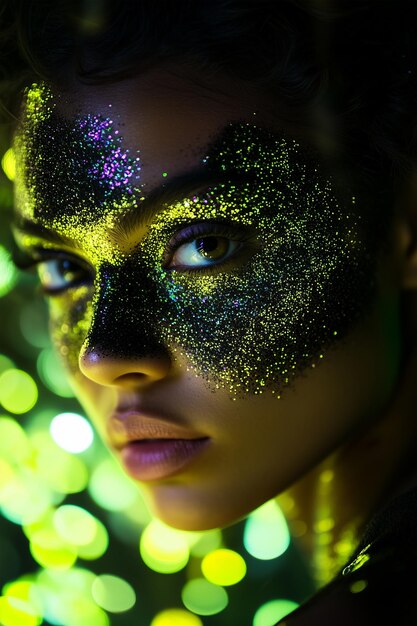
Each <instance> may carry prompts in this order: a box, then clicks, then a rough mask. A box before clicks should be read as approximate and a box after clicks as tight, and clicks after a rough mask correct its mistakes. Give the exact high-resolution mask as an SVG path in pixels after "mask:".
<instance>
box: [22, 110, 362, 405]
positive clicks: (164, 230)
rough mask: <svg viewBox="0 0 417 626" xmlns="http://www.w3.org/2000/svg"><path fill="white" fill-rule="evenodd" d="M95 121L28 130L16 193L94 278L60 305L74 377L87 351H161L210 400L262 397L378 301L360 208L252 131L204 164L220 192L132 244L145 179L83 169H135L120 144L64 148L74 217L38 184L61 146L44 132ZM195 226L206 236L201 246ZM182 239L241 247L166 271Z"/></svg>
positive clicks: (230, 130) (210, 191) (271, 139)
mask: <svg viewBox="0 0 417 626" xmlns="http://www.w3.org/2000/svg"><path fill="white" fill-rule="evenodd" d="M27 114H28V113H27ZM89 119H91V116H90V118H89V117H88V116H84V117H81V116H78V117H76V118H75V121H71V122H68V121H62V120H61V119H60V118H57V119H55V120H54V119H53V120H52V121H53V124H52V125H51V124H50V121H51V120H50V119H49V120H47V123H46V124H45V116H44V117H43V118H40V122H39V126H38V127H36V124H35V123H33V121H32V122H30V121H29V122H28V123H26V126H24V127H23V130H22V131H21V139H20V145H21V146H22V145H23V144H24V145H25V146H26V147H25V151H23V152H21V162H22V170H21V171H22V172H31V171H32V172H33V171H34V172H37V175H36V176H32V178H31V177H30V176H28V175H26V177H24V176H23V180H21V181H20V183H19V185H20V187H18V197H19V193H20V192H19V189H22V190H23V193H21V197H22V198H24V199H25V201H26V204H25V206H29V207H32V208H33V211H32V212H33V217H34V219H35V220H36V222H37V223H40V224H41V225H43V226H45V227H48V228H49V229H52V230H54V231H56V232H58V233H60V234H61V235H65V236H66V237H69V238H71V239H73V240H75V241H76V242H77V245H78V246H79V247H80V249H81V250H82V256H83V257H84V258H86V259H87V260H88V263H89V264H90V265H91V267H92V268H94V275H95V277H94V285H92V286H91V288H88V289H87V288H84V291H83V290H82V289H81V290H80V288H70V289H68V290H66V291H65V292H63V293H62V294H61V295H56V296H54V297H53V298H52V300H53V303H52V326H53V334H54V337H55V341H56V343H57V344H58V347H59V349H60V351H61V353H62V354H63V356H64V357H65V359H66V360H67V362H68V363H69V364H70V366H71V367H72V368H76V367H77V365H76V364H77V360H78V355H79V353H80V351H81V350H84V351H85V350H90V351H95V352H96V353H97V354H98V355H100V356H101V357H103V358H105V357H107V356H111V357H114V356H117V357H118V358H127V359H130V360H132V359H140V358H141V357H144V356H146V357H149V356H151V357H152V356H154V355H157V354H160V353H161V352H163V351H164V352H169V353H170V354H171V356H172V358H173V359H175V355H176V354H178V353H179V354H181V355H182V356H184V357H186V359H187V363H188V364H189V368H190V369H192V370H194V371H195V373H196V374H197V375H199V376H201V377H202V378H203V379H204V380H205V381H206V382H207V385H208V386H209V388H210V389H213V390H215V389H218V388H222V389H227V390H228V391H229V393H230V395H231V396H232V397H236V396H238V395H244V394H246V393H251V394H260V393H263V392H264V391H266V390H269V391H272V392H273V393H276V394H277V395H279V394H280V393H281V392H282V390H283V388H285V387H286V386H287V385H288V384H290V383H291V381H292V380H293V379H294V377H295V376H296V375H297V374H299V373H300V372H302V371H304V370H305V369H306V368H307V367H310V366H312V365H315V364H316V363H318V362H320V360H321V359H322V356H323V352H324V351H325V350H326V349H327V348H328V347H329V346H331V345H332V344H333V343H334V342H335V341H339V340H340V339H341V338H343V336H344V335H346V333H347V332H348V331H349V330H350V329H351V328H352V327H353V326H354V324H355V322H356V321H357V320H358V319H359V317H360V316H361V315H362V314H363V313H364V311H365V309H366V308H367V306H368V305H369V304H370V303H371V302H372V300H373V295H374V281H373V275H374V265H373V262H372V261H371V259H372V258H373V255H372V254H370V247H371V246H369V245H368V244H367V243H366V244H365V242H364V241H363V240H364V237H363V236H362V237H361V236H359V223H358V218H357V212H356V209H354V207H353V204H354V203H353V199H352V200H351V201H350V203H346V202H344V203H342V202H341V200H340V199H338V196H337V195H336V192H335V190H334V187H333V184H332V182H331V181H330V180H329V179H328V178H326V177H325V176H324V175H323V174H322V173H321V172H320V168H319V166H318V164H317V162H316V161H315V159H314V158H312V157H311V156H309V155H308V154H307V153H306V152H305V150H304V149H303V148H302V147H301V146H300V145H299V144H298V143H297V142H296V141H294V140H292V139H286V138H279V137H277V136H276V135H275V134H273V133H270V132H269V131H266V130H264V129H262V128H258V127H256V126H254V125H251V124H246V123H240V122H239V123H233V124H230V126H228V127H227V128H226V129H225V131H224V132H223V134H222V135H221V136H220V137H219V138H218V139H217V140H216V141H215V142H214V143H213V144H212V145H211V146H210V147H209V148H208V150H207V153H206V156H205V158H204V159H203V161H202V165H201V167H202V170H204V171H206V172H207V173H208V174H209V175H210V178H211V180H213V181H216V180H217V181H219V182H212V183H210V184H209V185H207V186H206V187H205V188H204V189H203V190H199V191H198V192H196V193H195V194H190V195H187V196H186V197H183V198H182V199H181V200H180V201H169V202H164V203H163V205H162V207H160V208H161V209H162V210H160V211H159V212H158V214H157V215H156V217H154V218H153V220H152V221H151V222H150V223H149V224H148V225H147V229H146V232H145V234H143V231H140V232H141V235H140V236H139V234H137V235H136V236H135V229H134V228H131V229H130V230H131V231H132V232H131V233H130V235H129V237H127V236H124V235H123V236H122V234H121V233H123V224H122V221H123V219H126V215H127V214H129V215H130V214H131V208H132V200H133V199H136V205H137V206H136V209H135V211H136V213H138V212H139V213H140V212H141V203H142V202H143V201H145V202H146V197H145V196H144V195H143V190H141V189H140V186H138V187H135V188H133V187H132V184H131V179H132V177H134V176H136V177H137V172H136V173H135V174H134V176H133V174H132V175H131V176H127V177H125V178H124V179H123V180H122V179H118V180H119V182H120V184H119V185H113V183H112V184H108V185H107V186H104V188H103V185H102V184H100V183H99V182H98V181H95V182H94V181H92V180H91V171H90V170H91V168H90V170H89V168H88V167H87V168H86V167H85V166H86V164H87V165H88V164H91V163H108V162H109V161H111V158H112V155H114V153H115V150H117V149H118V150H119V152H117V154H118V155H120V154H126V159H129V158H130V157H129V156H128V155H127V152H126V153H125V152H124V151H123V146H122V140H121V137H120V136H119V139H118V143H117V146H116V148H115V146H114V145H113V144H111V142H110V143H109V144H108V145H104V146H101V147H100V150H102V151H103V154H101V153H100V154H99V155H97V154H96V153H95V152H94V151H93V153H91V149H90V148H91V146H90V145H89V138H88V136H87V137H84V139H81V140H79V141H78V144H77V150H76V151H74V150H73V147H71V146H70V147H68V148H67V147H66V145H65V142H63V143H62V144H61V145H62V149H61V154H60V158H61V160H62V161H63V162H64V163H66V164H67V167H68V168H69V171H70V180H74V184H73V187H72V188H70V189H69V190H68V191H65V193H71V194H72V197H73V207H66V206H65V203H63V202H62V200H63V198H65V194H63V193H62V189H60V187H59V185H58V187H57V189H55V191H54V189H53V188H51V186H47V185H45V184H44V181H45V179H46V177H47V174H48V171H47V170H44V163H45V155H44V152H45V150H46V149H47V148H48V149H51V145H53V144H51V141H50V137H49V136H48V133H52V135H53V136H56V131H55V130H54V124H55V125H58V127H59V128H62V126H63V125H64V127H65V128H66V129H67V137H71V136H72V134H71V133H73V134H74V133H75V131H77V132H78V131H80V132H81V130H82V129H84V130H85V129H86V128H88V127H89V124H88V120H89ZM100 123H102V125H103V127H104V128H106V129H107V128H108V127H109V125H108V124H106V121H105V120H100ZM48 124H49V126H50V127H51V128H52V130H51V129H50V128H49V126H48ZM74 129H75V130H74ZM106 132H107V131H106ZM45 133H46V135H47V136H46V137H44V135H45ZM75 134H76V133H75ZM87 134H88V133H87ZM34 137H35V139H36V141H34V140H33V138H34ZM90 139H91V138H90ZM18 145H19V141H18ZM34 145H36V146H37V149H36V150H34V149H33V147H34ZM49 158H50V159H56V158H57V155H54V154H51V155H50V157H49ZM74 159H75V162H74ZM80 161H81V162H82V163H83V165H84V170H85V171H86V174H84V178H83V179H82V180H81V179H80V172H81V168H80ZM129 165H130V166H131V168H133V166H134V163H133V162H131V161H129ZM136 165H137V164H136ZM116 169H117V168H116ZM89 171H90V175H89V173H88V172H89ZM129 171H133V170H132V169H131V170H129ZM110 179H111V177H110ZM110 179H109V180H110ZM113 182H114V181H113ZM90 187H91V188H92V189H91V190H90V191H88V193H87V195H86V196H85V195H83V193H82V192H83V190H84V191H85V190H86V189H87V190H89V189H90ZM54 193H55V197H54ZM45 196H47V201H46V204H47V206H48V207H49V208H48V209H47V210H45V209H44V207H43V206H42V203H41V200H42V199H43V198H44V197H45ZM92 199H94V202H96V203H97V204H95V205H94V202H92ZM54 206H55V207H57V208H56V210H54V211H53V207H54ZM23 215H24V216H26V215H27V214H26V213H25V211H23ZM33 217H32V219H33ZM129 220H130V218H129ZM130 221H131V220H130ZM201 225H203V226H204V229H205V230H204V233H201V232H200V233H199V234H198V235H197V234H195V235H193V234H192V232H193V229H195V228H196V227H201ZM210 225H212V226H210ZM130 226H131V224H130ZM210 228H211V230H210ZM222 228H224V229H225V231H227V233H226V234H222ZM184 231H187V232H188V231H190V233H191V234H189V235H187V236H188V237H189V238H188V240H187V241H188V242H191V241H192V240H195V241H196V240H197V239H200V240H201V239H204V238H205V237H210V236H211V237H217V238H223V239H227V240H232V241H234V242H235V243H236V251H235V253H234V254H233V255H231V257H230V258H228V259H226V260H224V261H222V262H221V263H218V264H213V265H211V266H208V267H201V268H200V269H197V268H194V269H193V268H182V267H179V268H175V267H172V265H170V262H172V258H173V254H174V255H175V250H174V251H172V250H171V251H170V252H169V253H167V249H168V248H169V243H170V242H171V246H172V240H173V238H174V239H175V238H176V237H177V236H178V233H183V232H184ZM132 233H133V234H132ZM138 233H139V230H138ZM126 242H128V243H129V245H127V244H126ZM26 247H28V246H26ZM62 329H65V332H63V330H62Z"/></svg>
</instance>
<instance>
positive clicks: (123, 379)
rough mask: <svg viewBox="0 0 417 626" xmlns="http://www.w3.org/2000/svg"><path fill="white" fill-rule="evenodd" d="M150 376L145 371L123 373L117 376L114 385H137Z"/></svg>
mask: <svg viewBox="0 0 417 626" xmlns="http://www.w3.org/2000/svg"><path fill="white" fill-rule="evenodd" d="M147 378H149V375H148V374H145V373H143V372H130V373H127V374H121V375H120V376H117V378H115V380H114V382H113V384H114V385H130V384H132V385H135V384H137V383H142V382H145V381H146V379H147Z"/></svg>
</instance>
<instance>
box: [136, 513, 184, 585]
mask: <svg viewBox="0 0 417 626" xmlns="http://www.w3.org/2000/svg"><path fill="white" fill-rule="evenodd" d="M139 550H140V554H141V557H142V559H143V561H144V563H146V565H147V566H148V567H149V568H151V569H153V570H154V571H155V572H160V573H162V574H172V573H174V572H178V571H180V570H181V569H183V567H185V566H186V564H187V563H188V560H189V557H190V549H189V545H188V543H187V540H186V539H185V536H184V533H181V532H180V531H176V530H175V529H173V528H170V527H168V526H166V525H165V524H163V523H162V522H160V521H159V520H152V521H151V522H150V523H149V524H148V526H147V527H146V528H145V529H144V531H143V532H142V535H141V538H140V543H139Z"/></svg>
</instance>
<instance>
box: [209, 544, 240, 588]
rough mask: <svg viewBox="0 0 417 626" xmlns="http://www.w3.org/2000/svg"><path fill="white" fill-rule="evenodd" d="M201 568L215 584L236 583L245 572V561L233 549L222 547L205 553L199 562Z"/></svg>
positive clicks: (226, 584)
mask: <svg viewBox="0 0 417 626" xmlns="http://www.w3.org/2000/svg"><path fill="white" fill-rule="evenodd" d="M201 570H202V572H203V574H204V576H205V577H206V578H207V580H208V581H210V582H212V583H214V584H215V585H222V586H228V585H236V583H238V582H240V581H241V580H242V578H244V576H245V574H246V563H245V560H244V559H243V557H242V556H241V555H240V554H238V553H237V552H235V551H234V550H227V549H225V548H223V549H220V550H214V551H213V552H210V553H209V554H207V555H206V556H205V557H204V559H203V561H202V563H201Z"/></svg>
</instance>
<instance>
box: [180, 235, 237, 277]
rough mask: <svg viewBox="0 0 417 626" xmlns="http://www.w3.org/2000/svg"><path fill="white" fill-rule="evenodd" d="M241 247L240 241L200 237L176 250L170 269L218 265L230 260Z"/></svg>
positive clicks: (217, 237) (210, 236)
mask: <svg viewBox="0 0 417 626" xmlns="http://www.w3.org/2000/svg"><path fill="white" fill-rule="evenodd" d="M240 246H241V242H240V241H233V240H231V239H228V238H227V237H221V236H219V235H207V236H205V237H198V238H196V239H193V240H192V241H189V242H187V243H183V244H182V245H180V246H179V247H178V248H177V249H176V250H175V252H174V254H173V255H172V258H171V262H170V264H169V267H170V268H171V269H182V268H190V269H192V268H199V267H208V266H211V265H218V264H220V263H222V262H224V261H226V260H227V259H229V257H231V256H232V255H233V253H234V252H236V251H237V249H238V248H239V247H240Z"/></svg>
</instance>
